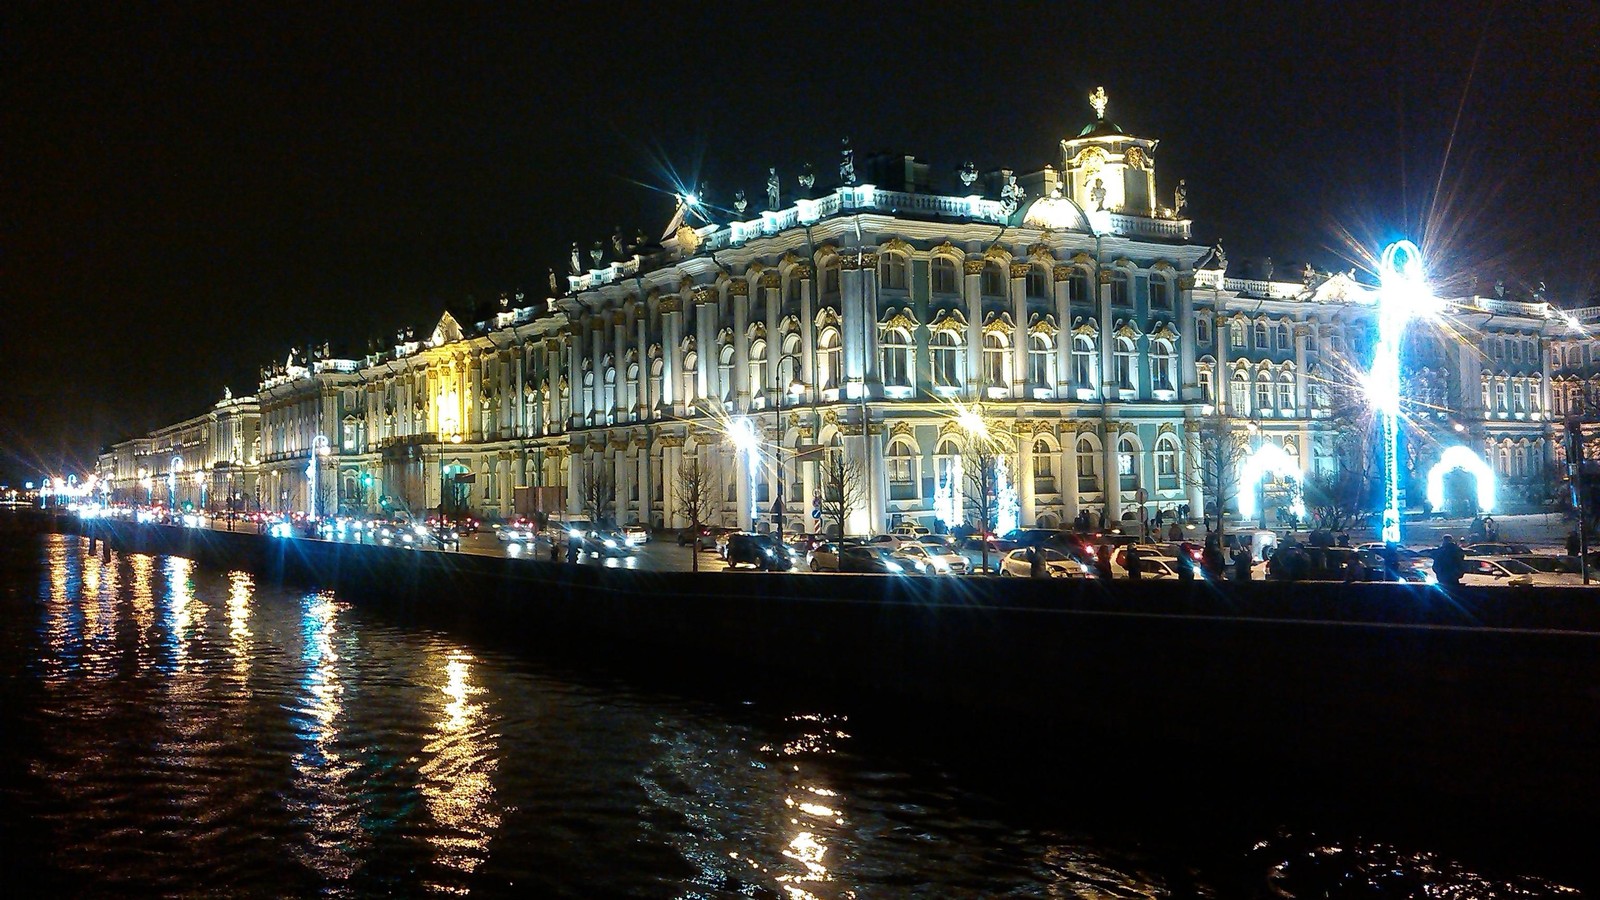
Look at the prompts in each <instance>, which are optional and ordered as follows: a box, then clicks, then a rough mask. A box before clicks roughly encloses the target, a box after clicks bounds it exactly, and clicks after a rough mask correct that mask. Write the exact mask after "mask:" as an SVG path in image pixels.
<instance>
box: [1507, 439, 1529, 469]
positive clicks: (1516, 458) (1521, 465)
mask: <svg viewBox="0 0 1600 900" xmlns="http://www.w3.org/2000/svg"><path fill="white" fill-rule="evenodd" d="M1511 463H1512V465H1511V474H1512V475H1513V476H1514V477H1516V478H1527V477H1528V445H1527V444H1525V443H1523V442H1521V441H1518V442H1517V446H1516V449H1515V450H1514V451H1512V456H1511Z"/></svg>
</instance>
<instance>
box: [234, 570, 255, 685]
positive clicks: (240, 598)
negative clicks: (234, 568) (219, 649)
mask: <svg viewBox="0 0 1600 900" xmlns="http://www.w3.org/2000/svg"><path fill="white" fill-rule="evenodd" d="M255 586H256V585H255V581H254V580H252V579H251V578H250V573H249V572H229V573H228V653H229V654H230V655H231V656H232V657H233V668H234V672H235V673H237V674H243V673H244V671H245V670H246V669H248V668H249V664H250V598H251V596H252V595H253V594H254V592H255Z"/></svg>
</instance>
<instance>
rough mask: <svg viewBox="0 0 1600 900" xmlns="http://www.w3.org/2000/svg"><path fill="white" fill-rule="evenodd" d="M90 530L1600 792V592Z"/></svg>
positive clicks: (831, 678) (765, 663)
mask: <svg viewBox="0 0 1600 900" xmlns="http://www.w3.org/2000/svg"><path fill="white" fill-rule="evenodd" d="M86 531H88V532H89V533H93V534H96V535H98V536H100V537H109V539H110V541H111V544H112V546H114V547H119V548H124V549H129V550H135V551H147V552H153V553H175V554H180V555H183V556H187V557H191V558H194V559H196V560H197V561H200V562H202V563H208V564H213V565H221V566H235V567H246V568H249V569H251V570H253V571H255V572H257V573H259V574H260V575H261V576H263V577H266V578H274V579H276V578H281V579H283V580H285V581H290V582H294V583H300V584H304V585H307V586H315V587H328V588H333V589H335V590H338V591H339V592H341V594H343V595H345V596H347V597H349V598H351V599H352V600H353V601H355V602H361V603H372V604H383V605H387V606H390V607H392V608H393V609H395V610H396V612H397V614H399V615H401V616H402V617H405V618H408V619H413V620H416V621H419V622H420V621H426V622H428V623H429V624H432V625H438V626H443V627H460V628H466V629H477V630H479V631H491V632H493V633H495V634H497V635H499V636H501V637H503V638H511V639H514V640H516V641H519V642H526V643H528V644H530V645H536V644H542V645H544V646H559V647H562V648H565V649H567V650H569V651H570V650H572V649H574V648H577V649H578V650H580V651H581V652H583V653H588V654H592V655H595V656H598V657H613V658H617V657H627V658H628V659H630V660H633V661H635V662H640V663H644V664H647V665H651V666H658V667H662V668H673V667H684V668H710V669H713V670H715V671H716V672H718V673H719V674H720V675H722V676H723V677H726V678H729V679H742V680H743V681H744V682H745V683H749V684H752V685H757V684H766V685H776V686H782V685H789V686H796V685H799V686H803V687H804V688H805V690H807V691H809V692H813V693H814V694H815V695H816V696H817V697H818V698H819V699H820V698H828V699H831V700H834V701H838V700H841V699H842V700H844V701H847V702H850V703H859V704H873V705H876V706H878V707H879V708H892V709H897V710H900V711H902V712H903V713H904V714H905V715H907V716H908V717H910V718H912V719H913V720H920V721H925V722H927V728H928V733H927V738H928V740H929V741H941V740H971V739H973V738H974V737H977V738H980V739H983V740H991V741H995V742H1002V743H1004V742H1011V743H1012V744H1013V745H1015V746H1017V747H1019V748H1029V749H1032V750H1037V749H1039V748H1041V747H1046V748H1060V749H1061V752H1062V754H1063V757H1066V756H1070V755H1071V751H1072V750H1073V748H1083V747H1088V746H1093V747H1097V748H1101V749H1107V748H1114V749H1119V750H1120V749H1121V748H1125V749H1126V750H1127V751H1128V752H1129V753H1130V754H1135V755H1137V754H1139V753H1140V752H1141V751H1149V750H1151V749H1153V748H1160V751H1159V752H1161V753H1168V752H1170V751H1169V749H1168V748H1188V749H1197V750H1203V751H1204V756H1205V757H1206V758H1208V759H1210V760H1212V761H1213V762H1214V761H1215V760H1219V759H1221V760H1229V761H1232V762H1233V763H1237V764H1238V765H1239V766H1240V767H1241V768H1242V769H1245V770H1249V769H1251V767H1254V766H1256V765H1257V764H1260V765H1261V766H1271V767H1277V768H1278V769H1280V770H1281V769H1283V768H1284V767H1290V768H1294V767H1301V766H1303V767H1304V768H1305V769H1306V770H1308V771H1310V770H1317V771H1322V772H1327V773H1336V777H1337V778H1338V779H1339V780H1340V781H1341V782H1342V783H1347V784H1348V785H1350V786H1351V787H1352V788H1356V787H1361V788H1366V789H1376V790H1381V791H1390V790H1398V791H1402V792H1406V793H1412V792H1420V795H1424V796H1436V797H1440V798H1444V799H1459V800H1462V801H1467V802H1469V803H1472V804H1487V805H1486V806H1483V807H1482V809H1483V810H1484V811H1485V813H1486V814H1487V813H1488V812H1489V811H1490V810H1499V809H1506V810H1511V809H1518V810H1522V811H1523V812H1528V811H1536V812H1537V813H1538V814H1540V815H1551V816H1556V815H1560V816H1565V817H1578V818H1581V819H1585V820H1589V819H1592V818H1593V817H1594V815H1595V812H1594V811H1595V810H1596V809H1600V765H1597V764H1596V759H1597V755H1596V753H1597V751H1600V590H1587V589H1581V588H1575V589H1558V590H1539V591H1532V590H1521V589H1482V590H1463V591H1458V592H1455V593H1452V594H1446V593H1444V592H1442V591H1439V590H1437V589H1428V588H1418V587H1413V586H1407V585H1384V584H1362V585H1342V584H1333V583H1300V584H1293V585H1290V584H1283V583H1277V582H1270V583H1262V582H1257V583H1250V584H1245V585H1233V584H1227V585H1223V586H1221V587H1220V588H1219V587H1214V586H1211V585H1207V584H1205V583H1194V584H1184V583H1177V582H1148V581H1147V582H1142V583H1137V584H1130V583H1117V584H1113V585H1109V586H1108V585H1102V584H1097V583H1070V584H1063V583H1061V582H1032V581H1027V580H1017V579H939V578H932V579H913V578H889V577H882V576H857V577H848V578H835V577H818V576H808V575H763V574H731V573H730V574H710V573H707V574H698V575H696V574H691V573H670V572H633V571H627V570H619V569H609V568H603V567H597V566H586V565H577V566H569V565H564V564H552V563H549V562H544V561H536V560H527V559H501V558H495V557H486V556H473V555H466V554H456V553H434V552H415V551H406V550H398V549H391V548H385V547H368V546H358V545H348V544H334V543H325V542H319V541H301V540H279V539H268V538H263V537H260V536H257V535H254V534H228V533H218V532H208V531H202V530H194V529H180V528H167V527H160V526H133V525H126V524H115V523H99V524H96V525H93V526H92V527H89V528H86ZM1199 758H1200V756H1199V755H1196V756H1194V757H1190V756H1188V755H1187V753H1185V755H1182V756H1169V757H1168V759H1169V760H1170V761H1171V762H1170V764H1173V765H1188V764H1191V762H1190V761H1191V759H1199ZM1178 760H1182V761H1181V762H1179V761H1178ZM1208 764H1210V763H1208Z"/></svg>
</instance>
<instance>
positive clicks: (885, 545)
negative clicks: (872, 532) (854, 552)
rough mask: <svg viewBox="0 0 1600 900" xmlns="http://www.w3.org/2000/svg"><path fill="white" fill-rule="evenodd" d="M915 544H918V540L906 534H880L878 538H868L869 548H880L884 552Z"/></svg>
mask: <svg viewBox="0 0 1600 900" xmlns="http://www.w3.org/2000/svg"><path fill="white" fill-rule="evenodd" d="M915 543H917V539H916V538H914V537H911V536H910V535H904V534H880V535H878V536H877V537H872V538H868V539H867V541H866V544H867V546H869V547H880V548H882V549H884V550H898V549H900V545H901V544H915Z"/></svg>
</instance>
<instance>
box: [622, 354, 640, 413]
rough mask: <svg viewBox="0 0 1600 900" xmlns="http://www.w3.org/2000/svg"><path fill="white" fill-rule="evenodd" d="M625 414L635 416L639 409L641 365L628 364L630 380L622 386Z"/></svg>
mask: <svg viewBox="0 0 1600 900" xmlns="http://www.w3.org/2000/svg"><path fill="white" fill-rule="evenodd" d="M622 396H623V401H622V402H623V407H624V412H626V413H628V415H630V416H631V415H633V414H634V412H635V411H636V410H637V409H638V407H639V364H638V363H629V364H628V379H627V381H626V382H625V383H624V384H623V385H622Z"/></svg>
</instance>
